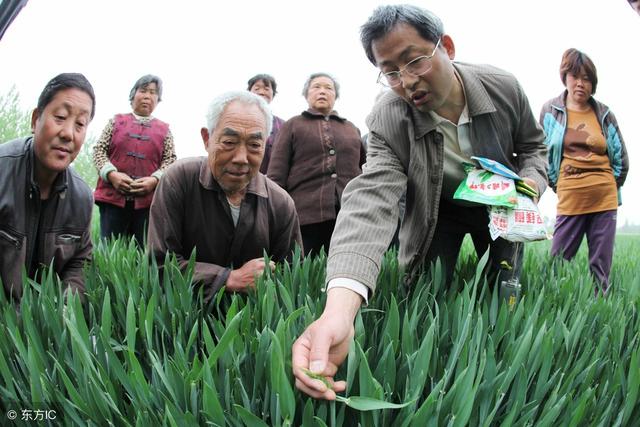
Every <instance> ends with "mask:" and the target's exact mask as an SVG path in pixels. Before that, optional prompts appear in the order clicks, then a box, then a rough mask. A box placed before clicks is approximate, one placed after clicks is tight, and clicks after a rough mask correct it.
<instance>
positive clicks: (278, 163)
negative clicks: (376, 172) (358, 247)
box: [267, 73, 365, 254]
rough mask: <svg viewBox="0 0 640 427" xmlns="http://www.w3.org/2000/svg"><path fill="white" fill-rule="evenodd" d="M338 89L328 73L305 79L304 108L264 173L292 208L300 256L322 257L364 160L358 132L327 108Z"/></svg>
mask: <svg viewBox="0 0 640 427" xmlns="http://www.w3.org/2000/svg"><path fill="white" fill-rule="evenodd" d="M339 90H340V86H339V85H338V82H337V81H336V80H335V79H334V78H333V77H332V76H331V75H329V74H326V73H314V74H312V75H311V76H309V78H308V79H307V81H306V83H305V85H304V89H303V91H302V94H303V96H304V97H305V98H306V100H307V104H308V109H307V110H306V111H303V112H302V114H300V115H299V116H295V117H293V118H291V119H290V120H288V121H287V122H285V124H284V125H283V127H282V129H281V130H280V132H279V133H278V139H277V141H276V143H275V144H274V148H273V153H272V154H271V162H270V163H269V169H268V172H267V175H268V177H269V178H271V179H272V180H274V181H275V182H277V183H278V184H279V185H280V186H281V187H282V188H284V189H285V190H287V192H288V193H289V194H290V195H291V197H292V198H293V200H294V202H295V204H296V209H297V211H298V216H299V218H300V226H301V227H300V231H301V233H302V241H303V244H304V249H305V253H306V254H310V253H314V254H317V253H319V252H320V248H322V247H323V246H324V248H325V251H327V252H328V250H329V242H330V240H331V234H332V233H333V228H334V226H335V222H336V217H337V215H338V211H339V210H340V199H341V197H342V191H343V190H344V187H345V186H346V185H347V183H348V182H349V181H350V180H351V179H352V178H353V177H355V176H356V175H359V174H360V173H361V166H362V164H363V163H364V160H365V150H364V147H363V145H362V142H361V139H360V131H359V130H358V128H356V127H355V126H354V125H353V123H351V122H349V121H348V120H346V119H345V118H343V117H340V116H339V115H338V113H337V112H336V111H335V110H334V109H333V106H334V104H335V102H336V99H337V98H338V96H339Z"/></svg>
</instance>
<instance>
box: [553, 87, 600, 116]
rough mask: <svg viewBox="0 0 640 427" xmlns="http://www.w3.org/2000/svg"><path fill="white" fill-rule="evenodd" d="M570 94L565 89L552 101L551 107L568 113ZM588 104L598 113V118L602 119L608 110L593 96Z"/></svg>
mask: <svg viewBox="0 0 640 427" xmlns="http://www.w3.org/2000/svg"><path fill="white" fill-rule="evenodd" d="M568 94H569V91H568V90H566V89H565V90H564V92H562V93H561V94H560V95H558V96H557V97H555V98H553V99H552V100H551V106H552V107H553V108H556V109H558V110H561V111H564V112H565V113H566V111H567V95H568ZM588 102H589V105H591V108H593V111H594V112H595V113H596V117H601V116H602V114H603V113H604V112H606V111H607V110H608V109H607V107H606V106H605V105H604V104H602V103H600V102H598V101H597V100H596V99H595V98H594V97H593V96H591V97H589V101H588Z"/></svg>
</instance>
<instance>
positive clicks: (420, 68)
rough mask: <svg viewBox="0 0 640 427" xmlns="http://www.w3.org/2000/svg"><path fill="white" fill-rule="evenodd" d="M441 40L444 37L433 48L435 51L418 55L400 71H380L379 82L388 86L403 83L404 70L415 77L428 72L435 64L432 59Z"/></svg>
mask: <svg viewBox="0 0 640 427" xmlns="http://www.w3.org/2000/svg"><path fill="white" fill-rule="evenodd" d="M440 40H442V39H438V43H436V47H435V48H434V49H433V53H432V54H431V55H422V56H418V57H417V58H416V59H414V60H413V61H410V62H409V63H408V64H407V65H405V66H404V67H402V68H400V69H399V70H398V71H390V72H388V73H383V72H382V71H380V75H378V83H380V84H381V85H383V86H386V87H396V86H398V85H400V84H401V83H402V73H404V72H406V73H407V74H409V75H410V76H413V77H419V76H421V75H423V74H426V73H428V72H429V70H431V66H432V65H433V63H432V61H431V59H432V58H433V57H434V55H435V54H436V52H437V51H438V46H440Z"/></svg>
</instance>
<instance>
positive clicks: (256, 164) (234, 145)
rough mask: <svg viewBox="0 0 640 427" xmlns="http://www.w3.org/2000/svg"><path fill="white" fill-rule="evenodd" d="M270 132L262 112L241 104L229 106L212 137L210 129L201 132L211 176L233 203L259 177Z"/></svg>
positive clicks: (257, 108)
mask: <svg viewBox="0 0 640 427" xmlns="http://www.w3.org/2000/svg"><path fill="white" fill-rule="evenodd" d="M266 132H267V123H266V120H265V117H264V114H263V112H262V110H261V109H260V108H259V107H258V106H257V105H248V104H245V103H244V102H241V101H232V102H231V103H229V104H227V106H226V107H225V109H224V111H223V112H222V115H221V116H220V119H219V120H218V125H217V126H216V128H215V129H214V130H213V134H212V135H209V131H208V130H207V129H206V128H203V129H202V130H201V134H202V139H203V141H204V144H205V148H206V150H207V153H209V168H210V169H211V173H212V174H213V177H214V178H215V180H216V181H217V182H218V184H219V185H220V187H222V189H223V190H224V192H225V193H226V194H227V197H229V198H230V199H232V198H237V197H240V198H241V197H242V196H244V193H245V191H246V188H247V185H249V182H250V181H251V179H252V178H253V177H254V176H255V175H256V174H257V173H258V170H259V169H260V163H262V157H263V156H264V145H265V140H266V138H267V136H268V135H266Z"/></svg>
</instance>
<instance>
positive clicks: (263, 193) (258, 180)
mask: <svg viewBox="0 0 640 427" xmlns="http://www.w3.org/2000/svg"><path fill="white" fill-rule="evenodd" d="M199 181H200V185H202V186H203V187H204V188H205V189H207V190H211V191H216V192H218V193H224V190H222V187H220V184H218V181H216V180H215V178H214V177H213V173H211V169H209V161H208V159H207V157H202V163H201V164H200V176H199ZM247 194H254V195H256V196H258V197H264V198H267V197H268V193H267V180H266V178H265V176H264V175H263V174H261V173H260V172H258V173H257V174H256V176H254V177H253V179H252V180H251V181H249V185H248V186H247Z"/></svg>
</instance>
